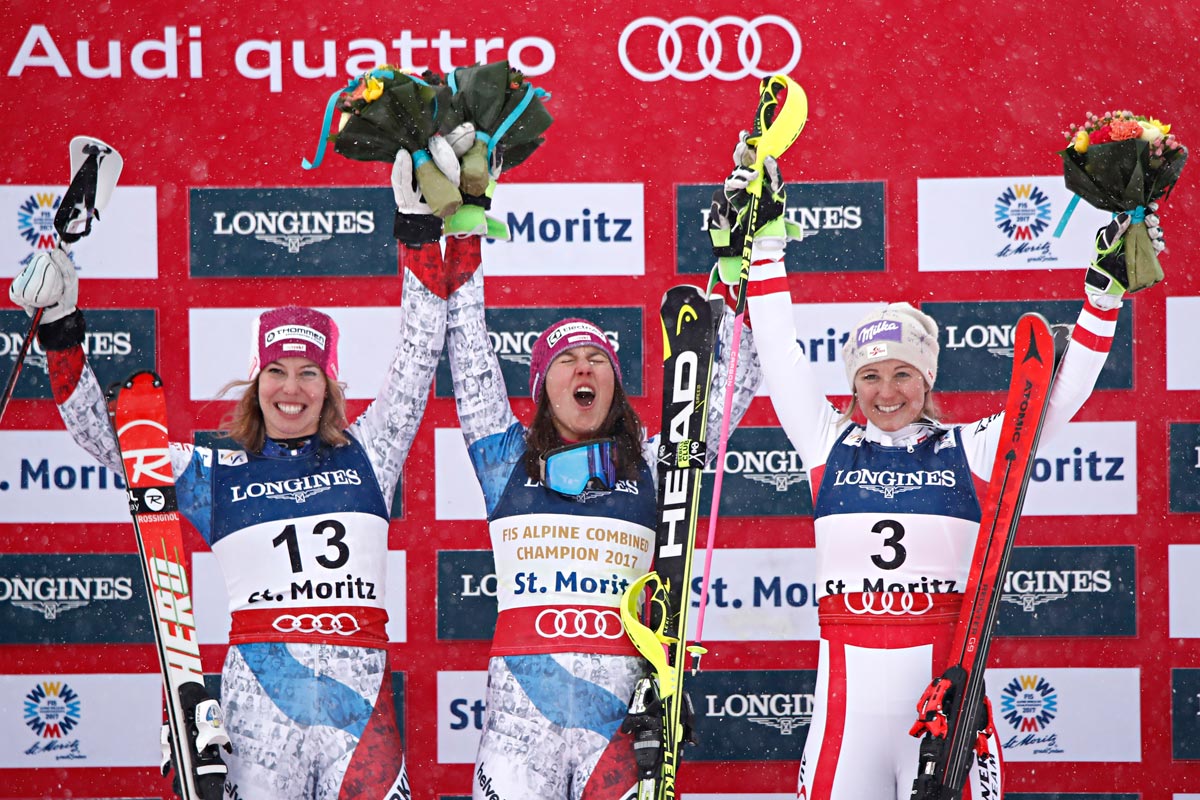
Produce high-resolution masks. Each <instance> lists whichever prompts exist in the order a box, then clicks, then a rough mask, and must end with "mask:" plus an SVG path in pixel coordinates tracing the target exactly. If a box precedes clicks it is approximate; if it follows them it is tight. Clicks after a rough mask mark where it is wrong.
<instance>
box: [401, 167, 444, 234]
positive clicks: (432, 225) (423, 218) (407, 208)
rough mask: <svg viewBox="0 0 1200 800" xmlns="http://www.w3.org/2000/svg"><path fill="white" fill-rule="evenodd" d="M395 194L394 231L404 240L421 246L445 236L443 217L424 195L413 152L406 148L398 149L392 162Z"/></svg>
mask: <svg viewBox="0 0 1200 800" xmlns="http://www.w3.org/2000/svg"><path fill="white" fill-rule="evenodd" d="M392 195H393V196H394V197H395V198H396V222H395V224H394V225H393V226H392V235H393V236H395V237H396V238H397V239H398V240H399V241H400V243H401V244H406V245H408V246H409V247H420V246H421V245H423V244H429V243H430V242H436V241H437V240H438V239H440V238H442V220H441V218H440V217H438V216H436V215H434V213H433V210H432V209H431V208H430V207H429V204H428V203H426V202H425V198H423V197H422V196H421V190H420V189H418V188H417V176H416V172H415V171H414V170H413V160H412V156H411V155H409V153H408V151H407V150H401V151H400V152H398V153H396V161H395V163H394V164H392Z"/></svg>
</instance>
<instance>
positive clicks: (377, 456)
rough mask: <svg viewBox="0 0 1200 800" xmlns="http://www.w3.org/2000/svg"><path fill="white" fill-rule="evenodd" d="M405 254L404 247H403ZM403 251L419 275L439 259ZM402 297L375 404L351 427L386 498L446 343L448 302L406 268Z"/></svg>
mask: <svg viewBox="0 0 1200 800" xmlns="http://www.w3.org/2000/svg"><path fill="white" fill-rule="evenodd" d="M405 249H406V250H407V248H405ZM417 253H418V254H419V255H414V254H413V253H412V251H408V252H406V260H407V261H408V262H409V263H412V262H414V261H419V260H422V259H423V260H424V261H425V262H430V261H435V260H436V262H437V264H429V263H426V264H425V265H424V266H420V265H418V264H415V263H412V266H413V267H414V268H415V269H417V270H418V271H422V270H424V269H428V270H436V269H437V268H438V266H437V265H440V262H441V255H440V253H437V244H436V243H434V244H432V245H427V246H426V247H424V248H421V249H420V250H418V251H417ZM403 292H404V294H403V295H402V297H401V300H400V325H399V341H398V342H397V343H396V349H395V351H394V353H393V354H392V361H391V364H390V365H389V366H388V371H387V375H386V377H385V378H384V381H383V386H382V387H380V389H379V394H378V395H377V396H376V398H375V400H374V401H373V402H372V403H371V404H370V405H369V406H367V408H366V410H365V411H363V413H362V414H361V415H360V416H359V417H358V419H357V420H355V421H354V424H353V425H351V426H350V430H351V433H353V434H354V437H355V438H356V439H358V441H359V442H361V443H362V445H363V447H364V448H366V451H367V456H368V457H369V458H370V460H371V465H372V466H373V467H374V468H375V475H376V478H377V479H378V480H379V485H380V488H381V489H382V490H383V493H384V497H388V498H390V497H391V496H392V492H393V491H394V490H395V488H396V481H397V480H399V477H400V472H401V470H402V468H403V467H404V461H405V459H406V458H407V457H408V452H409V449H410V448H411V447H412V443H413V439H414V438H415V437H416V435H417V429H418V428H419V427H420V426H421V418H422V417H423V416H424V414H425V406H426V403H427V402H428V400H429V387H430V384H431V382H432V381H433V374H434V371H435V370H436V369H437V364H438V359H439V358H440V357H441V354H442V344H443V342H444V341H445V339H446V301H445V300H444V299H442V298H441V297H438V296H437V295H436V294H434V293H433V292H431V291H430V290H429V289H428V288H427V287H426V286H425V285H424V284H423V283H422V282H421V280H420V279H419V278H418V277H417V276H416V275H415V274H414V271H413V269H409V268H405V270H404V289H403Z"/></svg>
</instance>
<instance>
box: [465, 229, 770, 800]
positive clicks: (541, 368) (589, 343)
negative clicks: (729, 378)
mask: <svg viewBox="0 0 1200 800" xmlns="http://www.w3.org/2000/svg"><path fill="white" fill-rule="evenodd" d="M479 243H480V240H479V239H478V238H477V237H469V238H450V239H448V240H447V245H446V260H447V264H448V267H449V272H450V273H457V274H460V275H465V274H468V273H472V274H473V277H471V278H470V279H469V280H467V281H466V283H465V284H464V285H462V286H461V288H457V290H456V291H454V292H453V293H452V294H451V295H450V306H449V320H448V348H449V355H450V365H451V370H452V372H453V376H454V386H455V399H456V401H457V405H458V415H459V420H460V421H461V423H462V429H463V435H464V437H465V438H466V442H467V449H468V452H469V454H470V458H471V464H472V466H474V468H475V473H476V476H477V477H478V478H479V482H480V484H481V485H482V487H483V494H484V498H485V500H486V505H487V515H488V525H489V528H490V531H491V541H492V552H493V554H494V556H495V564H496V578H497V600H498V605H499V616H498V619H497V623H496V633H495V638H494V639H493V641H492V650H491V659H490V663H489V667H488V691H487V712H486V717H485V720H484V725H483V736H482V739H481V741H480V745H479V754H478V758H477V759H476V764H475V772H474V778H473V781H472V784H473V794H474V797H475V798H477V800H486V798H494V797H503V798H505V800H534V799H535V798H537V799H538V800H580V799H581V798H586V800H615V799H616V798H625V797H630V796H631V795H632V794H633V793H634V792H635V791H636V788H637V783H638V779H637V770H636V764H635V762H634V757H633V748H632V743H631V739H630V737H629V736H628V735H626V734H621V733H619V732H618V728H619V726H620V724H621V721H622V720H623V718H624V717H625V713H626V711H627V709H628V706H629V701H630V698H631V696H632V693H633V689H634V685H635V683H636V682H637V681H638V679H640V678H641V677H643V676H644V675H645V674H646V673H647V671H648V669H647V664H646V662H645V661H644V660H643V659H642V658H641V656H639V655H638V654H637V652H636V651H635V649H634V648H633V646H632V644H631V643H630V641H629V639H628V637H627V636H626V635H625V633H624V631H623V628H622V624H621V619H620V615H619V613H618V604H619V601H620V599H621V595H622V594H623V592H624V590H625V589H626V587H628V585H629V584H630V583H631V582H632V581H633V580H635V579H636V578H638V577H640V576H641V575H643V574H645V573H646V572H648V571H649V570H650V568H651V560H652V557H653V549H654V542H655V525H656V522H655V498H656V493H655V479H656V475H655V471H654V469H653V468H652V467H651V464H652V463H653V454H654V452H655V447H656V439H657V437H655V439H653V440H647V439H646V435H645V431H644V429H643V428H642V425H641V422H640V420H639V419H638V416H637V414H636V412H635V411H634V410H633V408H632V406H631V405H630V403H629V400H628V398H627V397H626V395H625V393H624V390H623V387H622V381H621V367H620V363H619V361H618V359H617V354H616V351H615V349H614V347H613V345H612V344H611V342H610V340H609V338H608V337H607V335H606V334H605V333H604V332H603V331H602V330H600V328H598V327H597V326H596V325H595V324H593V323H591V322H589V321H587V320H582V319H565V320H561V321H559V322H557V323H555V324H554V325H551V326H550V327H549V328H548V329H547V330H546V331H545V332H544V333H543V334H542V335H541V336H540V337H539V338H538V341H537V343H536V344H535V345H534V349H533V354H532V363H531V365H530V395H531V397H532V398H533V400H534V402H535V404H536V406H537V411H536V412H535V415H534V419H533V422H532V423H531V424H530V425H529V426H528V427H526V426H525V425H524V424H522V423H521V422H519V421H518V420H517V418H516V416H515V415H514V414H513V412H512V409H511V407H510V405H509V400H508V396H507V393H506V390H505V386H504V379H503V377H502V375H501V373H500V366H499V362H498V361H497V359H496V355H495V353H494V352H493V350H492V347H491V344H490V342H489V340H488V335H487V327H486V323H485V320H484V299H483V280H482V276H481V275H480V274H479V272H477V271H476V268H477V267H478V265H479V259H480V255H479ZM731 323H732V314H729V313H727V314H726V318H725V320H724V322H723V325H722V332H721V337H722V340H723V341H728V340H729V338H730V331H731V327H730V326H731ZM720 351H721V348H719V347H718V354H720ZM738 372H739V375H738V381H737V386H738V393H737V398H736V401H735V405H734V412H733V413H734V420H735V421H736V420H737V419H739V418H740V417H741V416H742V414H743V413H744V412H745V410H746V408H747V407H748V406H749V403H750V400H751V399H752V397H753V394H754V390H755V388H756V386H757V383H758V366H757V359H756V358H755V357H754V355H753V350H752V346H751V344H750V340H749V337H746V339H744V341H743V351H742V353H741V355H740V357H739V363H738ZM725 374H727V373H726V365H725V363H724V361H723V360H718V361H717V363H715V364H714V376H715V377H714V382H713V385H714V386H715V387H717V388H716V389H714V393H715V392H719V391H720V387H723V386H724V375H725ZM468 384H469V385H470V386H471V387H472V390H471V391H467V386H468ZM474 387H478V389H475V388H474ZM721 405H722V404H721V402H720V401H719V400H718V401H716V402H712V403H710V406H709V421H708V430H709V431H717V430H720V425H719V415H720V411H721ZM608 438H611V439H612V440H613V443H612V445H611V446H605V445H602V444H598V443H596V440H598V439H608ZM570 445H578V446H579V447H580V449H581V450H584V451H588V450H590V451H591V452H592V454H593V455H594V456H595V457H596V459H595V460H593V462H592V463H593V466H599V470H598V471H599V472H600V473H603V472H605V470H606V469H610V468H611V472H610V473H609V478H608V479H604V480H599V482H598V483H593V484H590V485H589V486H588V487H587V488H586V489H584V490H583V491H582V492H581V493H578V494H564V493H560V492H556V491H554V490H552V489H551V488H549V487H548V486H547V485H545V483H544V482H543V474H544V473H543V470H542V466H541V465H542V460H543V459H545V457H546V456H547V454H548V453H549V452H550V451H552V450H554V449H556V448H559V447H562V446H570ZM714 451H715V448H714ZM601 484H604V485H603V486H602V485H601Z"/></svg>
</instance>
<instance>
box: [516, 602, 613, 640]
mask: <svg viewBox="0 0 1200 800" xmlns="http://www.w3.org/2000/svg"><path fill="white" fill-rule="evenodd" d="M533 628H534V630H536V631H537V634H538V636H541V637H542V638H543V639H620V638H621V637H622V636H624V635H625V628H624V626H623V625H622V624H621V615H620V614H618V613H617V612H616V611H613V610H611V609H596V608H546V609H543V610H542V612H541V613H540V614H538V615H537V619H535V620H534V622H533Z"/></svg>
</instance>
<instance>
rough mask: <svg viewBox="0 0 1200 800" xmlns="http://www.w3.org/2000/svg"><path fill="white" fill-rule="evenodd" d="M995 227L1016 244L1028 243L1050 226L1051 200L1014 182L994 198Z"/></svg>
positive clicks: (1025, 184) (1035, 188)
mask: <svg viewBox="0 0 1200 800" xmlns="http://www.w3.org/2000/svg"><path fill="white" fill-rule="evenodd" d="M995 208H996V227H997V228H999V229H1000V230H1001V231H1003V232H1004V235H1005V236H1007V237H1008V238H1009V239H1012V240H1013V241H1016V242H1029V241H1033V240H1034V239H1036V238H1038V237H1039V236H1041V234H1042V231H1044V230H1046V228H1048V227H1049V226H1050V198H1049V197H1048V196H1047V195H1046V193H1045V192H1043V191H1042V190H1041V189H1039V188H1038V187H1036V186H1034V185H1033V184H1031V183H1017V184H1013V185H1012V186H1010V187H1009V188H1007V189H1005V190H1004V191H1003V192H1001V193H1000V196H999V197H997V198H996V206H995Z"/></svg>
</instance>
